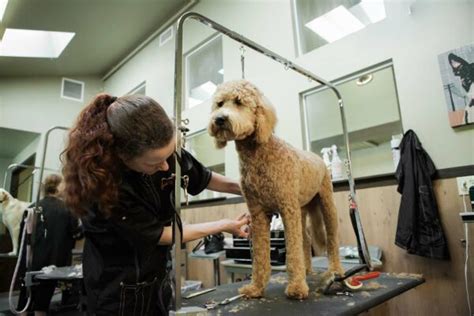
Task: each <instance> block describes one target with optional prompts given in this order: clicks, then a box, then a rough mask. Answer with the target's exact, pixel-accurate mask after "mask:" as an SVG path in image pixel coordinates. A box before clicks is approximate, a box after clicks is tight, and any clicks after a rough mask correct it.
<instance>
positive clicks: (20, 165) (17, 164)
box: [3, 163, 59, 190]
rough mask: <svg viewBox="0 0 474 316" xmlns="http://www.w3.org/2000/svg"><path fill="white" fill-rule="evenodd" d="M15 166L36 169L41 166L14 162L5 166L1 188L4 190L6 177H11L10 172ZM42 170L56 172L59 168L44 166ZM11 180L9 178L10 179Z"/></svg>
mask: <svg viewBox="0 0 474 316" xmlns="http://www.w3.org/2000/svg"><path fill="white" fill-rule="evenodd" d="M16 168H25V169H28V168H30V169H35V170H38V169H41V167H38V166H30V165H23V164H19V163H14V164H11V165H9V166H8V167H7V170H6V171H5V175H4V176H3V188H4V189H5V190H7V179H8V176H10V178H11V174H12V172H13V170H15V169H16ZM44 170H48V171H54V172H58V171H59V170H56V169H50V168H44ZM10 181H11V180H10Z"/></svg>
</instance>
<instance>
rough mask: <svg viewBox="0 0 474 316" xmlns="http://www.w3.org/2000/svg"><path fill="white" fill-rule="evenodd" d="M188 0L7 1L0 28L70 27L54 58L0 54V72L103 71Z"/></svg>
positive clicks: (54, 73)
mask: <svg viewBox="0 0 474 316" xmlns="http://www.w3.org/2000/svg"><path fill="white" fill-rule="evenodd" d="M189 2H190V0H67V1H64V0H41V1H34V0H10V1H9V3H8V6H7V10H6V12H5V16H4V19H3V21H2V24H3V27H6V28H19V29H33V30H44V31H60V32H75V33H76V35H75V37H74V38H73V39H72V41H71V42H70V44H69V45H68V46H67V47H66V49H65V50H64V51H63V53H62V55H61V56H60V57H59V58H57V59H44V58H18V57H16V58H15V57H0V77H12V76H45V75H52V76H57V75H60V76H61V75H76V76H81V75H99V76H102V75H105V74H106V73H107V72H108V71H109V70H110V69H111V68H112V67H113V66H115V65H116V64H117V63H118V62H119V61H121V60H122V59H123V58H124V57H126V56H127V55H128V54H129V53H130V52H131V51H132V50H133V49H135V48H136V47H137V46H138V45H139V44H140V43H141V42H143V41H144V40H145V39H146V38H148V37H149V36H150V35H151V34H153V33H154V32H155V31H156V30H157V29H158V28H159V27H160V26H162V25H163V24H164V23H165V22H166V21H168V19H169V18H170V17H172V16H173V15H174V14H176V13H177V12H178V11H179V10H180V9H181V8H183V7H184V6H185V5H186V4H187V3H189Z"/></svg>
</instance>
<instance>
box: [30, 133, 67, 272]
mask: <svg viewBox="0 0 474 316" xmlns="http://www.w3.org/2000/svg"><path fill="white" fill-rule="evenodd" d="M57 129H60V130H64V131H67V130H69V128H68V127H64V126H54V127H51V128H50V129H48V131H46V134H45V137H44V145H43V157H42V158H41V166H40V174H39V179H38V183H39V185H40V186H39V187H38V190H37V191H38V192H37V194H36V201H35V212H34V216H33V225H32V226H33V230H32V234H31V240H35V231H36V218H37V216H38V212H37V211H36V207H37V205H38V203H39V200H40V196H41V183H42V182H43V174H44V170H45V168H44V164H45V162H46V151H47V149H48V141H49V134H51V132H52V131H54V130H57ZM29 259H30V260H28V262H27V271H30V270H31V259H32V258H29Z"/></svg>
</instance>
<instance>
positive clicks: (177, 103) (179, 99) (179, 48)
mask: <svg viewBox="0 0 474 316" xmlns="http://www.w3.org/2000/svg"><path fill="white" fill-rule="evenodd" d="M188 19H194V20H196V21H198V22H200V23H202V24H204V25H207V26H208V27H210V28H212V29H214V30H216V31H218V32H219V33H222V34H224V35H226V36H228V37H230V38H232V39H233V40H235V41H237V42H239V43H241V44H243V45H245V46H247V47H250V48H252V49H253V50H255V51H257V52H259V53H261V54H263V55H265V56H267V57H269V58H271V59H273V60H275V61H276V62H279V63H280V64H283V65H284V66H285V69H291V70H293V71H295V72H297V73H299V74H301V75H303V76H305V77H307V78H309V79H312V80H314V81H316V82H318V83H320V84H322V85H325V86H327V87H328V88H330V89H331V90H332V91H333V92H334V94H335V95H336V98H337V101H338V106H339V110H340V114H341V121H342V130H343V134H344V142H345V145H346V157H347V160H346V168H347V180H348V182H349V190H350V194H349V203H350V215H351V220H352V223H353V226H354V231H355V233H356V237H357V242H358V245H359V250H360V251H359V252H360V254H361V257H360V259H361V262H362V263H365V264H366V265H367V266H368V267H369V268H370V267H371V262H370V255H369V250H368V246H367V243H366V241H365V236H364V232H363V229H362V223H361V221H360V216H359V213H358V209H357V202H356V193H355V184H354V179H353V177H352V164H351V152H350V147H349V134H348V131H347V124H346V116H345V112H344V102H343V100H342V96H341V94H340V93H339V91H338V90H337V88H336V87H335V86H334V85H333V84H332V83H330V82H328V81H326V80H324V79H323V78H321V77H319V76H317V75H315V74H314V73H312V72H310V71H308V70H306V69H304V68H302V67H300V66H298V65H296V64H294V63H293V62H291V61H290V60H288V59H286V58H284V57H282V56H280V55H278V54H277V53H274V52H272V51H271V50H269V49H267V48H265V47H263V46H261V45H260V44H257V43H255V42H254V41H252V40H250V39H248V38H246V37H244V36H242V35H240V34H238V33H236V32H234V31H232V30H230V29H228V28H226V27H225V26H223V25H221V24H219V23H216V22H214V21H212V20H210V19H208V18H207V17H205V16H203V15H201V14H199V13H196V12H188V13H185V14H183V15H182V16H181V17H180V18H179V20H178V27H177V32H176V33H177V34H176V39H175V91H174V116H175V119H176V128H177V129H176V152H177V155H176V163H175V166H176V182H175V205H176V216H180V212H181V194H180V179H181V168H180V166H179V163H178V159H180V154H181V151H180V147H181V133H180V132H179V127H180V124H181V111H182V103H183V99H184V91H183V87H184V77H185V75H184V71H183V69H184V67H183V43H182V42H183V25H184V22H185V21H186V20H188ZM173 229H174V236H175V241H176V243H175V260H176V264H175V267H180V266H181V258H180V250H181V247H180V244H181V240H180V233H179V231H178V230H179V229H178V227H177V224H176V221H175V224H174V225H173ZM176 245H178V246H177V247H176ZM175 273H176V274H175V279H176V293H175V301H174V308H175V310H179V309H180V308H181V291H180V288H181V274H180V270H179V269H175Z"/></svg>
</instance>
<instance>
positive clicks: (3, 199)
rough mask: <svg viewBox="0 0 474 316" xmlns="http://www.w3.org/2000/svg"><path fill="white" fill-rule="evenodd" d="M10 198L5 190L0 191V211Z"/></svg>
mask: <svg viewBox="0 0 474 316" xmlns="http://www.w3.org/2000/svg"><path fill="white" fill-rule="evenodd" d="M11 197H12V196H11V195H10V193H8V192H7V191H6V190H4V189H0V204H1V205H2V206H3V207H2V208H1V209H0V210H2V209H3V208H4V207H5V205H7V204H8V202H9V201H10V199H11Z"/></svg>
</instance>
